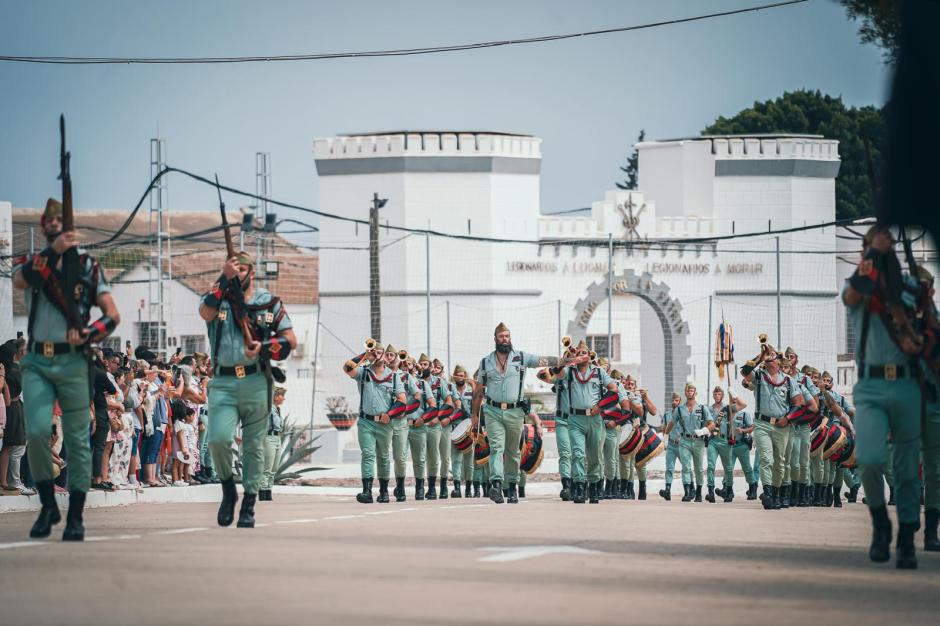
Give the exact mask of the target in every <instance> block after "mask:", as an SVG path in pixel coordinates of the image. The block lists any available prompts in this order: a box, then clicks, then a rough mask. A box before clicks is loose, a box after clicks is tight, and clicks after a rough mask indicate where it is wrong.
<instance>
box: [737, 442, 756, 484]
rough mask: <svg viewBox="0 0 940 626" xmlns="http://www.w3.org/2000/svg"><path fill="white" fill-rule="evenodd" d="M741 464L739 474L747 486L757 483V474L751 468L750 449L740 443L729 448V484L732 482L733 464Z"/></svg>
mask: <svg viewBox="0 0 940 626" xmlns="http://www.w3.org/2000/svg"><path fill="white" fill-rule="evenodd" d="M735 461H737V462H738V463H740V464H741V473H743V474H744V480H746V481H747V482H748V484H751V483H756V482H757V472H755V471H754V469H753V468H752V467H751V449H750V448H748V447H747V444H746V443H741V442H740V441H739V442H738V443H736V444H734V445H733V446H731V482H732V483H733V482H734V462H735Z"/></svg>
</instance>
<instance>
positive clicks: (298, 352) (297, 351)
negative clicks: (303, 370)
mask: <svg viewBox="0 0 940 626" xmlns="http://www.w3.org/2000/svg"><path fill="white" fill-rule="evenodd" d="M290 355H291V356H292V357H294V358H295V359H299V358H302V357H303V355H304V344H302V343H298V344H297V347H296V348H294V349H293V350H291V351H290Z"/></svg>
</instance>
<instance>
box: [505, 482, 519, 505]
mask: <svg viewBox="0 0 940 626" xmlns="http://www.w3.org/2000/svg"><path fill="white" fill-rule="evenodd" d="M516 488H517V485H516V483H509V497H507V498H506V502H507V503H509V504H519V494H518V493H517V491H516Z"/></svg>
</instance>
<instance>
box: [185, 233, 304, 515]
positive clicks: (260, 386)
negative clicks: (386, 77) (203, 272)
mask: <svg viewBox="0 0 940 626" xmlns="http://www.w3.org/2000/svg"><path fill="white" fill-rule="evenodd" d="M254 276H255V268H254V261H252V259H251V256H249V255H248V254H247V253H245V252H239V253H238V254H236V255H235V256H233V257H232V258H230V259H228V260H227V261H226V262H225V265H223V266H222V275H221V276H220V277H219V281H218V282H217V283H215V284H214V285H213V286H212V288H211V289H210V290H209V291H208V293H206V294H205V295H203V296H202V301H201V302H200V304H199V316H200V317H202V319H204V320H205V321H206V326H207V327H208V331H209V344H210V345H211V346H212V364H213V366H214V367H215V373H214V376H213V378H212V382H210V383H209V414H210V415H211V420H210V422H209V433H208V440H209V450H210V452H211V453H212V464H213V466H214V467H215V469H216V472H217V473H218V475H219V479H220V480H221V483H222V503H221V505H220V506H219V512H218V515H217V518H216V521H217V522H218V524H219V526H228V525H230V524H231V523H232V521H233V519H234V517H235V504H236V502H237V501H238V491H237V489H236V487H235V478H234V476H233V474H232V460H233V459H232V443H233V442H234V441H235V429H236V428H237V427H238V426H239V424H240V425H241V429H242V486H243V488H244V491H245V493H244V496H243V498H242V504H241V509H240V510H239V515H238V527H239V528H254V525H255V501H256V500H257V497H258V485H259V483H260V480H261V473H262V465H263V461H264V450H263V446H264V437H265V434H266V433H267V430H268V415H269V413H270V411H271V386H272V383H271V371H270V361H272V360H273V361H280V360H282V359H284V358H286V357H287V355H288V354H289V353H290V351H291V350H292V349H293V348H295V347H297V338H296V337H295V336H294V331H293V330H292V328H293V325H292V324H291V321H290V318H289V317H288V316H287V310H286V309H285V308H284V305H283V303H282V302H281V300H280V298H277V297H276V296H275V295H274V294H272V293H271V292H269V291H267V290H266V289H264V288H261V287H255V284H254V280H253V279H254ZM239 288H240V289H239ZM239 291H240V292H241V294H242V296H243V297H242V300H243V301H242V302H239V301H238V300H239V297H238V296H237V295H235V294H237V293H238V292H239ZM241 315H244V316H246V317H247V318H248V325H249V326H250V328H251V332H252V333H253V335H254V336H256V337H258V338H259V339H260V340H258V339H252V340H251V341H249V342H247V343H246V340H245V338H244V335H243V331H242V330H241V329H240V327H239V321H238V319H236V318H238V317H239V316H241ZM272 333H273V336H272Z"/></svg>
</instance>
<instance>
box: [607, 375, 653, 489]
mask: <svg viewBox="0 0 940 626" xmlns="http://www.w3.org/2000/svg"><path fill="white" fill-rule="evenodd" d="M597 363H598V365H599V366H600V367H602V368H603V369H604V371H605V372H607V373H608V374H609V375H610V377H611V378H612V379H613V380H614V382H615V383H616V384H617V404H616V405H615V406H614V407H613V411H612V412H608V411H605V412H604V414H602V417H603V419H604V444H603V445H604V449H603V453H604V477H605V479H606V483H605V484H604V491H603V492H602V494H601V497H603V498H604V499H605V500H609V499H611V498H614V497H618V496H620V497H622V496H621V495H620V494H618V493H617V491H618V489H617V487H618V485H619V483H620V481H621V478H620V477H621V469H623V470H627V469H630V468H629V467H628V466H627V465H626V464H625V463H622V461H623V458H622V457H621V456H620V451H619V447H618V444H619V443H620V430H621V427H622V425H623V424H626V423H627V422H630V424H631V426H633V427H634V428H639V425H640V417H639V416H640V415H641V414H642V412H643V408H642V407H641V406H640V403H639V397H637V395H636V393H634V392H632V391H627V388H626V387H625V386H624V384H623V381H622V378H623V374H621V373H620V372H619V371H616V370H614V372H611V371H610V364H609V362H608V361H607V359H603V358H602V359H598V361H597ZM631 460H632V459H631ZM622 465H623V467H621V466H622ZM630 491H631V494H630V498H629V499H630V500H632V499H633V498H634V497H635V494H633V493H632V491H633V479H632V477H631V479H630Z"/></svg>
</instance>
